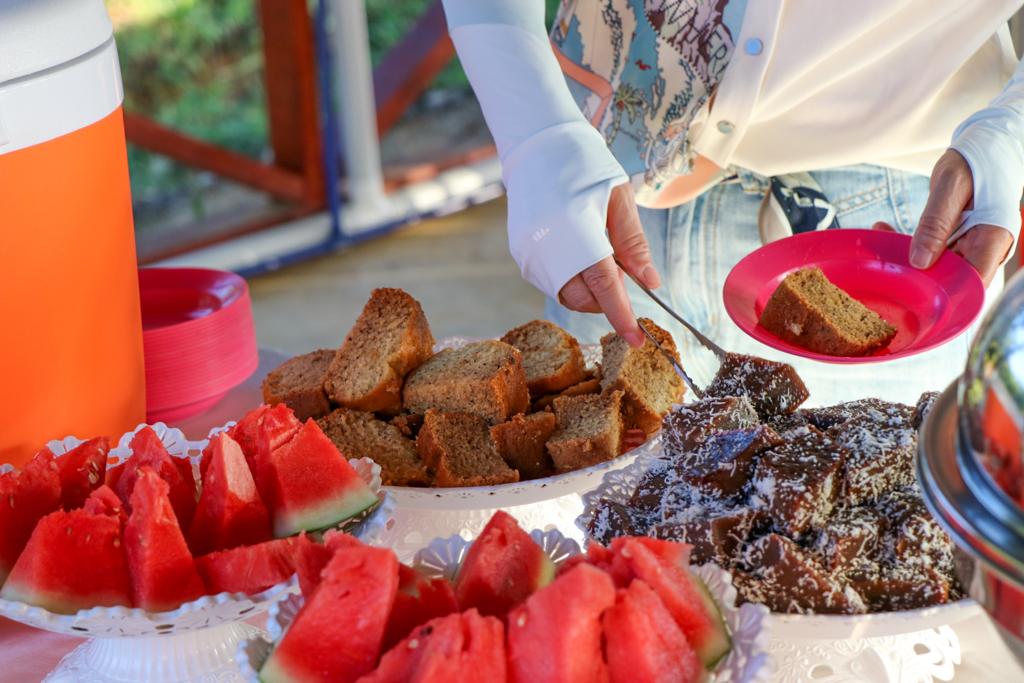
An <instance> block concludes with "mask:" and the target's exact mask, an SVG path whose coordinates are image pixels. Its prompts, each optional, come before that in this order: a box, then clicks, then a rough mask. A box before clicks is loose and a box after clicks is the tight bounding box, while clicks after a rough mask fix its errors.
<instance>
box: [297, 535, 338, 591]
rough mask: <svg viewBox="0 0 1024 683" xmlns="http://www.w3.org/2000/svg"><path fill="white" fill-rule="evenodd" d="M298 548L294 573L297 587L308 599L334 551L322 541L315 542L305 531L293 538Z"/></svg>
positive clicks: (318, 582)
mask: <svg viewBox="0 0 1024 683" xmlns="http://www.w3.org/2000/svg"><path fill="white" fill-rule="evenodd" d="M295 542H296V544H297V547H298V550H297V552H296V553H295V573H296V574H298V575H299V588H300V589H301V590H302V595H304V596H305V598H306V599H307V600H308V599H309V598H310V596H311V595H313V591H314V590H316V587H317V586H319V585H320V572H322V571H323V570H324V567H326V566H327V563H328V562H330V561H331V557H332V556H333V555H334V551H333V550H331V549H330V548H328V547H327V546H326V545H324V544H323V543H317V542H316V541H314V540H313V539H311V538H310V537H309V536H307V535H306V533H305V532H302V533H301V534H299V536H298V538H296V539H295Z"/></svg>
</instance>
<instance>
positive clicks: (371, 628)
mask: <svg viewBox="0 0 1024 683" xmlns="http://www.w3.org/2000/svg"><path fill="white" fill-rule="evenodd" d="M397 590H398V560H397V559H396V558H395V554H394V553H393V552H391V551H390V550H385V549H382V548H371V547H369V546H352V547H348V548H345V549H344V550H343V551H339V552H336V553H335V554H334V557H332V558H331V561H330V562H329V563H328V564H327V566H326V567H325V568H324V570H323V572H322V574H321V581H320V586H319V588H317V589H316V592H315V593H313V595H312V597H311V598H310V599H309V602H307V603H306V604H305V606H304V607H303V608H302V611H301V612H299V614H298V616H296V617H295V621H293V622H292V624H291V626H290V627H289V629H288V631H287V632H286V633H285V635H284V638H282V639H281V642H280V644H278V646H277V648H276V649H275V650H274V651H273V652H272V653H271V654H270V658H269V659H267V661H266V663H265V664H264V665H263V668H262V669H261V670H260V680H261V681H263V682H264V683H315V682H319V681H323V682H324V683H328V682H331V681H333V682H336V683H350V682H352V681H355V680H357V679H358V678H359V677H360V676H363V675H364V674H367V673H369V672H370V671H372V670H373V669H374V667H375V666H376V664H377V660H378V658H379V657H380V652H381V642H382V641H383V639H384V628H385V626H386V624H387V621H388V615H389V614H390V613H391V607H392V605H393V604H394V601H395V592H396V591H397Z"/></svg>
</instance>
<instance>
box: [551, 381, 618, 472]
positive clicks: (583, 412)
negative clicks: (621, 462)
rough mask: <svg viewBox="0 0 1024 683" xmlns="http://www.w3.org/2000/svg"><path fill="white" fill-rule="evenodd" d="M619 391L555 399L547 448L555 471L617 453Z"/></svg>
mask: <svg viewBox="0 0 1024 683" xmlns="http://www.w3.org/2000/svg"><path fill="white" fill-rule="evenodd" d="M622 403H623V392H621V391H611V392H608V393H606V394H587V395H584V396H567V397H559V398H556V399H555V403H554V409H555V419H556V427H555V432H554V433H553V434H552V435H551V438H549V439H548V442H547V449H548V454H549V455H550V456H551V461H552V463H554V465H555V469H556V470H558V471H559V472H569V471H571V470H578V469H580V468H581V467H589V466H590V465H596V464H597V463H599V462H605V461H606V460H611V459H612V458H615V457H618V455H619V453H620V452H621V448H622V431H623V430H622Z"/></svg>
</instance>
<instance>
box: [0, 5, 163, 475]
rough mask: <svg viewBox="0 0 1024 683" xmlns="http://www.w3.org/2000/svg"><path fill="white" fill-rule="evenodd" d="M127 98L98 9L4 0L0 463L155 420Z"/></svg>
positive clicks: (0, 19) (0, 46)
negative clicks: (148, 392) (52, 444)
mask: <svg viewBox="0 0 1024 683" xmlns="http://www.w3.org/2000/svg"><path fill="white" fill-rule="evenodd" d="M122 99H123V89H122V86H121V76H120V69H119V66H118V61H117V50H116V48H115V46H114V37H113V28H112V26H111V23H110V19H109V18H108V16H107V13H106V9H105V8H104V5H103V2H102V0H0V463H4V462H10V463H13V464H15V465H18V464H20V463H23V462H24V461H25V460H27V459H28V458H29V457H31V455H32V454H33V453H34V452H35V451H36V450H38V449H39V448H40V447H41V446H43V445H44V444H45V443H46V441H48V440H50V439H55V438H61V437H63V436H66V435H69V434H73V435H76V436H79V437H83V438H86V437H91V436H96V435H109V436H118V435H120V434H121V433H122V432H124V431H127V430H129V429H131V428H132V427H134V426H135V425H136V424H138V423H139V422H141V421H143V420H144V418H145V386H144V378H145V373H144V363H143V353H142V324H141V318H140V313H139V290H138V275H137V266H136V259H135V240H134V233H133V226H132V207H131V193H130V189H129V184H128V160H127V154H126V150H125V138H124V122H123V117H122V112H121V102H122Z"/></svg>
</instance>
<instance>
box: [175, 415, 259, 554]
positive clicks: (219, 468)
mask: <svg viewBox="0 0 1024 683" xmlns="http://www.w3.org/2000/svg"><path fill="white" fill-rule="evenodd" d="M208 455H209V456H210V458H211V460H210V466H209V467H208V468H207V470H206V474H204V475H203V491H202V493H201V494H200V496H199V505H198V507H197V508H196V514H195V517H193V518H192V527H191V528H190V530H189V547H190V548H191V549H192V552H193V553H195V554H196V555H205V554H206V553H210V552H213V551H215V550H227V549H228V548H234V547H237V546H240V545H253V544H255V543H262V542H263V541H269V540H270V539H271V534H270V515H269V513H268V512H267V508H266V507H265V506H264V505H263V501H262V500H260V496H259V493H258V492H257V491H256V484H255V482H254V481H253V479H252V474H251V473H250V472H249V466H248V465H247V464H245V456H244V455H242V449H241V448H239V446H238V444H237V443H236V442H235V440H234V439H232V438H231V437H230V436H228V435H227V434H218V435H217V436H215V437H213V439H212V440H211V441H210V445H209V446H207V447H206V449H205V451H204V452H203V457H204V458H205V457H207V456H208Z"/></svg>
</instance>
